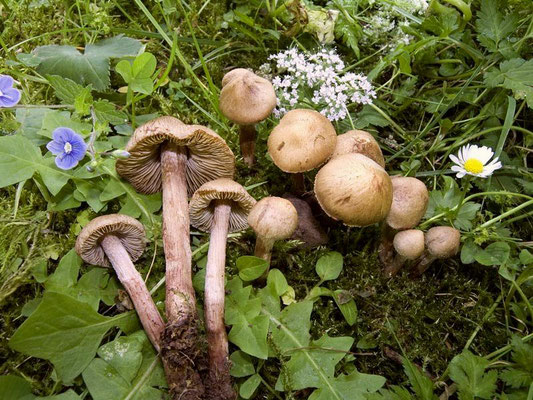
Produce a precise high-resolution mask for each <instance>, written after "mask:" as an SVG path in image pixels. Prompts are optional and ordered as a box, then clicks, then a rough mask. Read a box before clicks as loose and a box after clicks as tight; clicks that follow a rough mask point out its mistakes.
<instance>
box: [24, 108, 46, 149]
mask: <svg viewBox="0 0 533 400" xmlns="http://www.w3.org/2000/svg"><path fill="white" fill-rule="evenodd" d="M51 112H56V111H54V110H50V109H49V108H17V110H16V118H17V122H18V123H19V124H20V128H19V129H18V131H17V134H18V135H21V136H24V137H25V138H27V139H29V140H30V141H31V142H32V143H33V144H34V145H36V146H42V145H43V144H45V143H47V142H48V140H49V139H48V138H45V137H43V136H42V135H41V134H40V131H41V127H42V125H43V118H44V117H45V115H46V114H48V113H51Z"/></svg>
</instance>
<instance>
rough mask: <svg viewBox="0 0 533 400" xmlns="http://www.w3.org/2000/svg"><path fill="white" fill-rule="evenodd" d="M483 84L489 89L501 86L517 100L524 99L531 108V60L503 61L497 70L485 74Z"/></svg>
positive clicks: (532, 88) (532, 72) (532, 74)
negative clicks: (510, 91)
mask: <svg viewBox="0 0 533 400" xmlns="http://www.w3.org/2000/svg"><path fill="white" fill-rule="evenodd" d="M484 79H485V84H486V85H487V86H489V87H497V86H502V87H504V88H506V89H510V90H512V91H513V94H514V95H515V97H516V98H518V99H526V101H527V104H528V106H529V107H530V108H533V60H528V61H526V60H524V59H521V58H513V59H511V60H507V61H503V62H502V63H501V64H500V67H499V69H498V68H491V69H490V70H489V71H488V72H486V73H485V77H484Z"/></svg>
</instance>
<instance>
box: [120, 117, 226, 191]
mask: <svg viewBox="0 0 533 400" xmlns="http://www.w3.org/2000/svg"><path fill="white" fill-rule="evenodd" d="M166 141H172V142H174V143H176V144H177V145H178V146H183V147H186V148H187V151H188V159H187V191H188V193H189V195H192V194H193V193H194V191H195V190H196V189H198V188H199V187H200V186H202V184H204V183H205V182H209V181H211V180H213V179H217V178H233V174H234V172H235V156H234V155H233V152H232V151H231V149H230V148H229V147H228V145H227V144H226V142H225V141H224V139H222V138H221V137H220V136H218V135H217V134H216V133H215V132H213V131H212V130H211V129H209V128H206V127H205V126H201V125H185V124H184V123H183V122H181V121H180V120H179V119H176V118H174V117H169V116H166V117H159V118H156V119H154V120H152V121H149V122H147V123H146V124H144V125H142V126H140V127H138V128H137V129H136V130H135V132H134V134H133V136H132V138H131V139H130V141H129V142H128V144H127V146H126V151H128V152H129V153H130V156H129V157H128V158H126V159H119V160H117V164H116V169H117V172H118V173H119V175H120V176H122V177H123V178H124V179H126V180H128V181H129V182H130V183H131V184H132V185H133V187H134V188H135V190H137V191H138V192H140V193H145V194H152V193H156V192H158V191H160V190H161V184H162V174H161V157H160V153H161V145H162V144H163V143H164V142H166Z"/></svg>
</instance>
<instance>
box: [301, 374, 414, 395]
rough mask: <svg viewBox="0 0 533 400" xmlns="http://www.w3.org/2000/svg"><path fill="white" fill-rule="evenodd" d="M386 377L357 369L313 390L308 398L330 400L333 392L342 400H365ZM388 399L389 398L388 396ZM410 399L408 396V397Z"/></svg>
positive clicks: (381, 385)
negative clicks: (328, 385) (328, 384)
mask: <svg viewBox="0 0 533 400" xmlns="http://www.w3.org/2000/svg"><path fill="white" fill-rule="evenodd" d="M385 381H386V379H385V378H384V377H382V376H379V375H369V374H363V373H360V372H358V371H354V372H352V373H351V374H350V375H344V374H341V375H339V376H338V377H336V378H334V379H332V380H331V388H332V389H331V388H329V387H323V388H321V389H318V390H315V391H314V392H313V394H312V395H311V396H310V397H309V400H330V399H332V398H334V395H335V393H336V394H338V395H339V396H340V398H341V399H343V400H366V399H368V396H369V395H370V394H371V393H375V392H376V391H378V390H379V389H380V388H381V387H383V385H384V384H385ZM388 400H391V399H390V398H388ZM409 400H410V398H409Z"/></svg>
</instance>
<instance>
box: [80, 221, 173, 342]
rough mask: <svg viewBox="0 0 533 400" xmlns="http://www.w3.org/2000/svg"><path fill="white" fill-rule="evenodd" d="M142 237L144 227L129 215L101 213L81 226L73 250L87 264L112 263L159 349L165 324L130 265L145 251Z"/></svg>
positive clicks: (140, 279) (141, 281)
mask: <svg viewBox="0 0 533 400" xmlns="http://www.w3.org/2000/svg"><path fill="white" fill-rule="evenodd" d="M145 240H146V237H145V233H144V227H143V226H142V224H141V223H140V222H138V221H137V220H135V219H133V218H132V217H129V216H127V215H119V214H110V215H103V216H101V217H97V218H95V219H93V220H92V221H91V222H89V223H88V224H87V225H86V226H85V228H83V229H82V231H81V233H80V234H79V236H78V239H77V240H76V252H77V253H78V255H79V256H80V257H81V258H82V260H83V261H85V262H86V263H88V264H91V265H99V266H101V267H111V266H112V267H113V269H114V270H115V272H116V274H117V277H118V279H119V281H120V282H121V283H122V286H124V288H125V289H126V291H127V292H128V294H129V296H130V298H131V301H132V302H133V304H134V306H135V309H136V310H137V315H138V316H139V320H140V321H141V324H142V326H143V327H144V330H145V332H146V334H147V336H148V338H149V339H150V341H151V342H152V344H153V346H154V347H155V349H156V350H157V351H158V352H159V350H160V345H161V333H162V332H163V330H164V328H165V324H164V322H163V319H162V318H161V315H160V314H159V311H158V310H157V307H156V306H155V304H154V301H153V300H152V296H151V295H150V292H149V291H148V289H147V287H146V285H145V283H144V281H143V279H142V277H141V275H140V274H139V272H138V271H137V269H135V266H134V265H133V262H134V261H137V259H138V258H139V257H140V256H141V255H142V253H143V251H144V247H145Z"/></svg>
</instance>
